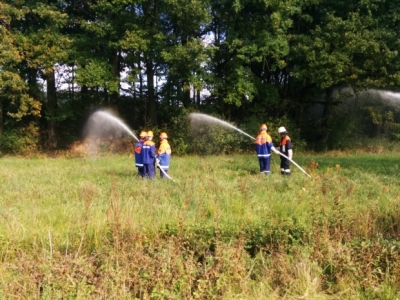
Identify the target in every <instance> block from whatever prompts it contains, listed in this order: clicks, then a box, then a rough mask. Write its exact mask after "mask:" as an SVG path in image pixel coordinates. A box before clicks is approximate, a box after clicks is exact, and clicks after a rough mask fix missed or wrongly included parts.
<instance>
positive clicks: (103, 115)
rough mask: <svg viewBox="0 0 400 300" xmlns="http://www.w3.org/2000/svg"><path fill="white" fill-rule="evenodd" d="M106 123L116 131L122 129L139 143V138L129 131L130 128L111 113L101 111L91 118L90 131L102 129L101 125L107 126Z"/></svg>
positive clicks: (89, 122)
mask: <svg viewBox="0 0 400 300" xmlns="http://www.w3.org/2000/svg"><path fill="white" fill-rule="evenodd" d="M105 123H107V125H110V126H112V127H114V129H116V128H122V129H123V130H124V131H125V132H126V133H128V134H129V135H130V136H131V137H133V138H134V139H135V140H136V141H139V139H138V138H137V136H136V135H135V134H134V133H133V132H132V131H131V130H130V129H129V127H128V126H126V124H125V123H124V122H122V121H121V120H120V119H118V118H117V117H115V116H113V115H112V114H111V113H109V112H107V111H103V110H99V111H97V112H95V113H94V114H93V115H91V116H90V118H89V121H88V129H89V130H91V131H93V130H98V129H101V126H99V125H106V124H105ZM93 125H95V128H90V127H93Z"/></svg>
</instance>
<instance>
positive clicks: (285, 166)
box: [278, 126, 293, 175]
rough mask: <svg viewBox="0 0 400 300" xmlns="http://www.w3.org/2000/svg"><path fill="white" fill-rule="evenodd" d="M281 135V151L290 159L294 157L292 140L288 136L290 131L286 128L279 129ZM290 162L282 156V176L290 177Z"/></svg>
mask: <svg viewBox="0 0 400 300" xmlns="http://www.w3.org/2000/svg"><path fill="white" fill-rule="evenodd" d="M278 132H279V135H280V136H281V142H280V146H279V150H280V152H281V153H282V154H284V155H286V156H287V157H289V158H290V160H291V159H292V157H293V146H292V140H291V139H290V137H289V136H288V131H287V130H286V128H285V127H283V126H282V127H279V128H278ZM290 160H289V159H287V158H286V157H283V156H281V174H282V175H290Z"/></svg>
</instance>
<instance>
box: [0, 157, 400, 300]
mask: <svg viewBox="0 0 400 300" xmlns="http://www.w3.org/2000/svg"><path fill="white" fill-rule="evenodd" d="M294 159H295V161H296V162H297V163H298V164H299V165H301V166H302V167H304V168H305V169H306V170H307V172H309V173H310V174H311V175H312V178H308V177H307V176H305V175H304V174H303V173H302V172H301V171H300V170H298V169H297V168H296V167H295V166H292V173H293V174H292V176H290V177H282V176H281V175H280V171H279V158H278V157H277V156H274V157H273V160H272V174H271V175H270V176H264V175H260V174H259V172H258V161H257V158H256V156H255V155H234V156H228V155H227V156H210V157H208V156H207V157H198V156H186V157H176V156H174V157H173V158H172V161H171V166H170V175H171V177H173V178H174V179H175V180H176V183H175V182H172V181H169V180H166V179H164V180H162V179H160V178H159V174H158V173H157V179H156V180H153V181H151V180H142V179H140V178H139V177H138V176H137V170H136V168H135V167H134V160H133V157H132V156H129V155H128V154H126V155H122V154H120V155H105V156H102V157H98V158H88V157H86V158H80V157H59V158H47V157H38V158H18V157H2V158H1V159H0V164H1V168H0V177H1V179H2V180H1V183H0V208H1V215H0V256H1V263H0V298H1V299H400V281H399V278H400V248H399V247H400V242H399V238H400V176H399V165H400V159H399V154H395V153H386V154H384V153H380V154H377V153H363V154H350V153H346V154H344V153H329V154H296V155H295V156H294ZM157 172H159V171H157Z"/></svg>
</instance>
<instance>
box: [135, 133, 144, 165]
mask: <svg viewBox="0 0 400 300" xmlns="http://www.w3.org/2000/svg"><path fill="white" fill-rule="evenodd" d="M143 143H144V140H143V139H140V140H139V141H138V142H137V143H136V145H135V163H136V167H138V168H141V167H143V156H142V147H143Z"/></svg>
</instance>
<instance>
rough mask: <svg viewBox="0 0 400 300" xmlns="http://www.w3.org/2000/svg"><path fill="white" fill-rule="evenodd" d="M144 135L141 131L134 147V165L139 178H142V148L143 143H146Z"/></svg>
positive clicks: (144, 132)
mask: <svg viewBox="0 0 400 300" xmlns="http://www.w3.org/2000/svg"><path fill="white" fill-rule="evenodd" d="M146 135H147V132H146V131H142V132H141V133H140V135H139V141H138V142H137V143H136V145H135V165H136V167H137V168H138V174H139V176H141V177H144V174H143V155H142V147H143V144H144V142H145V141H146Z"/></svg>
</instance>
